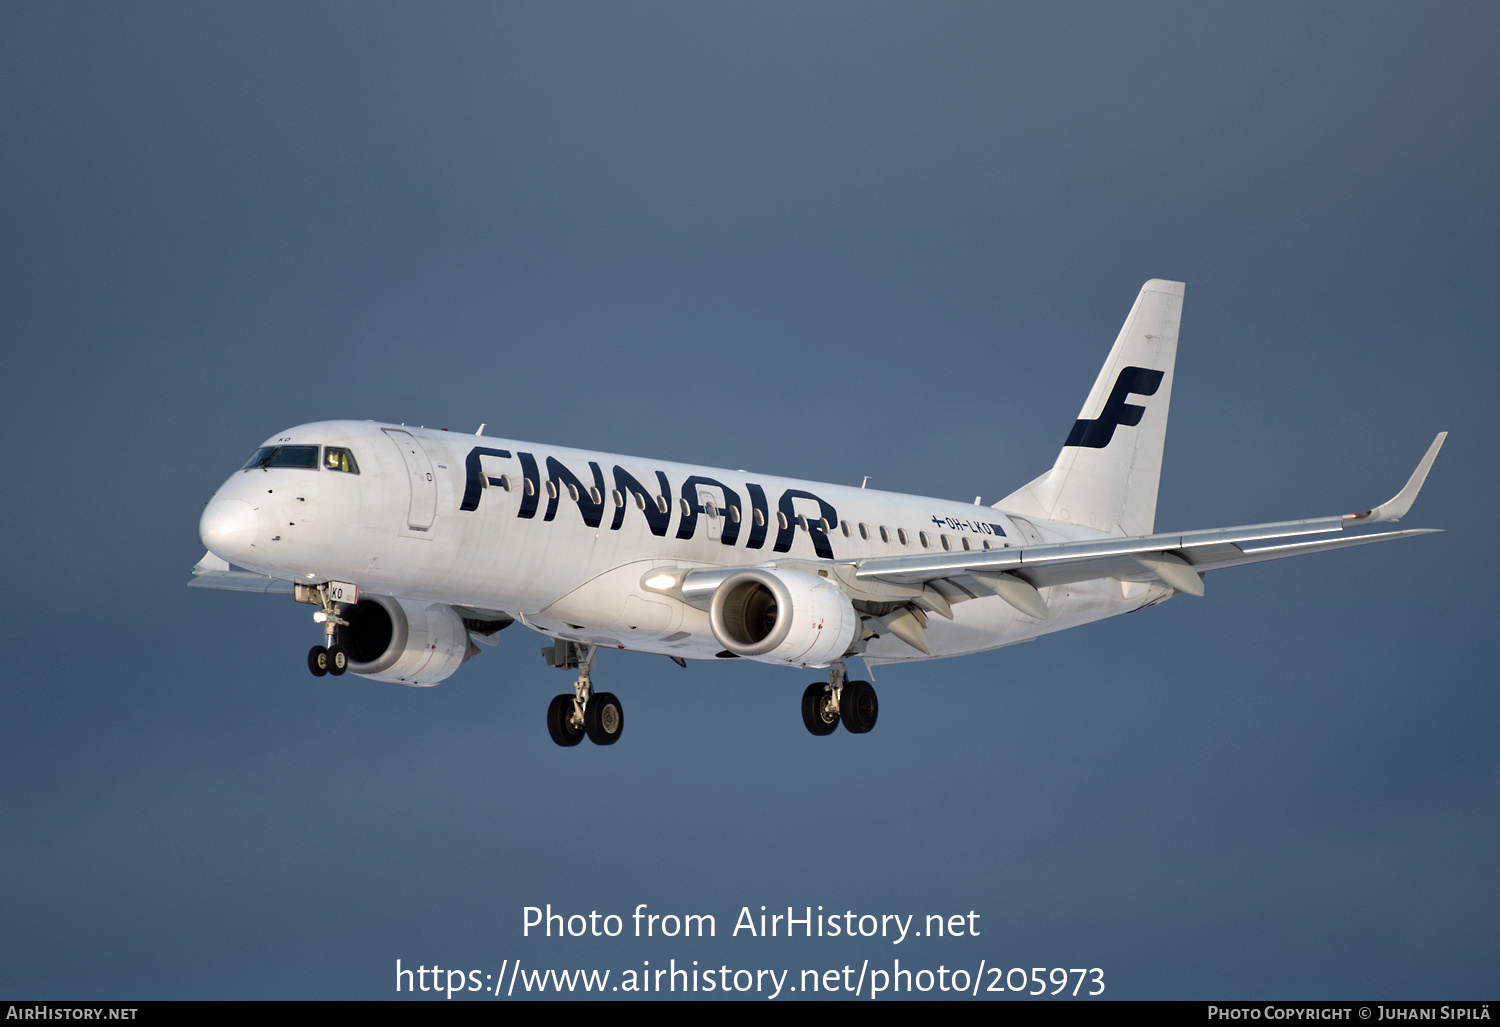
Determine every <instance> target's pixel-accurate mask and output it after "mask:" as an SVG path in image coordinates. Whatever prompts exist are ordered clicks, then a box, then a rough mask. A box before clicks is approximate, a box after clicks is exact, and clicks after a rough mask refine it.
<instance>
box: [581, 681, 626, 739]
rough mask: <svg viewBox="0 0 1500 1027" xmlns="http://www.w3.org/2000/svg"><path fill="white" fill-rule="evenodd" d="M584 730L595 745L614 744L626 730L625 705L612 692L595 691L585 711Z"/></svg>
mask: <svg viewBox="0 0 1500 1027" xmlns="http://www.w3.org/2000/svg"><path fill="white" fill-rule="evenodd" d="M583 730H584V731H585V732H586V733H587V734H588V736H589V741H591V742H593V743H594V744H595V745H614V744H615V743H616V742H618V741H619V740H620V734H621V733H622V732H623V731H624V730H625V707H623V706H621V705H620V700H619V699H617V698H615V696H614V693H612V692H595V693H594V694H593V695H591V696H589V705H588V709H586V710H584V711H583Z"/></svg>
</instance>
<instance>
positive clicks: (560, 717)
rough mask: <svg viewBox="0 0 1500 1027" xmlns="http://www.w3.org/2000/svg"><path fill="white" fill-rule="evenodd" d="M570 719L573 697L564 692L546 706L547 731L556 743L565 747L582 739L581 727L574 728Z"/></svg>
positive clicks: (571, 716)
mask: <svg viewBox="0 0 1500 1027" xmlns="http://www.w3.org/2000/svg"><path fill="white" fill-rule="evenodd" d="M572 721H573V697H572V696H571V695H569V694H568V693H566V692H564V693H563V694H562V695H559V696H557V697H556V698H555V699H553V700H552V705H550V706H548V707H547V733H548V734H549V735H551V736H552V740H553V741H554V742H556V743H557V744H558V745H561V746H565V747H566V746H569V745H577V744H578V743H579V742H581V741H583V729H582V728H575V727H574V726H573V723H572Z"/></svg>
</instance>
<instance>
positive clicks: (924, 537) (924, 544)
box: [917, 531, 931, 549]
mask: <svg viewBox="0 0 1500 1027" xmlns="http://www.w3.org/2000/svg"><path fill="white" fill-rule="evenodd" d="M917 538H918V539H920V540H921V542H922V548H923V549H926V548H927V547H928V546H929V545H931V543H930V542H929V541H928V539H927V532H925V531H919V532H917Z"/></svg>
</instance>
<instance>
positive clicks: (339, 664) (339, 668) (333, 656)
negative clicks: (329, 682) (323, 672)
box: [328, 645, 349, 677]
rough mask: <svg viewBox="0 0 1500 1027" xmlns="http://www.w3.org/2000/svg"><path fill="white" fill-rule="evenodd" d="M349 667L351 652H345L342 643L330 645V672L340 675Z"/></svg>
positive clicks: (336, 675) (335, 675)
mask: <svg viewBox="0 0 1500 1027" xmlns="http://www.w3.org/2000/svg"><path fill="white" fill-rule="evenodd" d="M348 669H349V654H348V653H346V652H344V647H343V646H341V645H335V646H330V647H329V649H328V673H330V674H332V675H333V676H334V677H338V676H339V675H340V674H342V673H344V671H346V670H348Z"/></svg>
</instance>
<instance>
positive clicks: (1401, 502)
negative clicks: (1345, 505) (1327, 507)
mask: <svg viewBox="0 0 1500 1027" xmlns="http://www.w3.org/2000/svg"><path fill="white" fill-rule="evenodd" d="M1447 438H1448V433H1447V432H1445V431H1440V432H1438V433H1437V437H1436V438H1434V439H1433V440H1432V445H1430V446H1428V447H1427V452H1426V453H1425V454H1423V456H1422V459H1421V461H1420V462H1419V463H1418V464H1417V469H1416V470H1414V471H1412V472H1411V477H1410V478H1408V479H1407V481H1406V485H1405V486H1404V487H1402V489H1401V491H1400V492H1398V493H1396V494H1395V495H1394V496H1392V497H1391V498H1390V499H1388V500H1387V501H1386V502H1384V503H1381V504H1380V505H1379V506H1377V507H1375V508H1374V509H1371V510H1366V511H1365V512H1364V513H1358V514H1348V515H1346V516H1345V517H1344V523H1346V524H1354V523H1358V522H1368V523H1371V524H1374V523H1376V522H1379V521H1391V522H1395V521H1399V520H1400V519H1401V518H1403V517H1405V516H1406V515H1407V513H1408V512H1410V510H1411V507H1412V504H1413V503H1415V502H1416V501H1417V493H1419V492H1421V491H1422V485H1423V484H1424V483H1426V481H1427V472H1428V471H1431V470H1432V463H1433V461H1434V460H1436V459H1437V455H1438V450H1440V449H1442V448H1443V442H1444V440H1445V439H1447Z"/></svg>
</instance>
